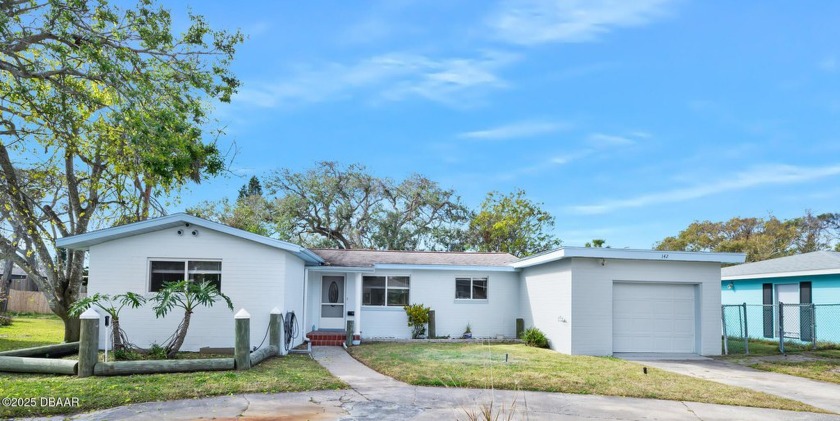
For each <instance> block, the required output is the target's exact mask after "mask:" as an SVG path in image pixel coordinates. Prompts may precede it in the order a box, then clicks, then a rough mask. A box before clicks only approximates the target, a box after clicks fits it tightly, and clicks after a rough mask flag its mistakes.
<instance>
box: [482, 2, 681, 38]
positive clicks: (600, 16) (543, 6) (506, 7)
mask: <svg viewBox="0 0 840 421" xmlns="http://www.w3.org/2000/svg"><path fill="white" fill-rule="evenodd" d="M668 3H671V1H670V0H630V1H628V0H512V1H507V2H503V3H502V5H501V6H500V8H499V10H497V11H496V12H495V13H494V14H493V15H492V16H491V17H490V19H489V22H488V23H489V25H490V27H491V28H492V30H494V31H495V32H496V36H497V37H498V38H500V39H502V40H504V41H507V42H510V43H513V44H522V45H535V44H543V43H549V42H587V41H593V40H595V39H596V38H597V37H598V36H599V35H601V34H605V33H607V32H610V31H611V30H612V29H614V28H622V27H633V26H641V25H645V24H647V23H649V22H651V21H653V20H655V19H657V18H659V17H661V16H663V15H664V14H665V12H666V8H667V7H666V6H667V5H668Z"/></svg>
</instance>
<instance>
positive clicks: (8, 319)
mask: <svg viewBox="0 0 840 421" xmlns="http://www.w3.org/2000/svg"><path fill="white" fill-rule="evenodd" d="M11 324H12V316H0V326H9V325H11Z"/></svg>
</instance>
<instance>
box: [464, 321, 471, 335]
mask: <svg viewBox="0 0 840 421" xmlns="http://www.w3.org/2000/svg"><path fill="white" fill-rule="evenodd" d="M464 333H472V326H470V324H469V323H467V328H466V329H464Z"/></svg>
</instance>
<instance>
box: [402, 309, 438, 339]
mask: <svg viewBox="0 0 840 421" xmlns="http://www.w3.org/2000/svg"><path fill="white" fill-rule="evenodd" d="M430 311H432V309H431V308H429V307H423V304H412V305H410V306H405V314H406V315H407V316H408V327H410V328H411V338H412V339H417V338H419V337H420V335H422V334H424V333H426V323H429V312H430Z"/></svg>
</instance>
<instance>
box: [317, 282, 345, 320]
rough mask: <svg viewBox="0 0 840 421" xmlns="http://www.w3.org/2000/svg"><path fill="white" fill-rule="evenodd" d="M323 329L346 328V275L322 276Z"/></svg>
mask: <svg viewBox="0 0 840 421" xmlns="http://www.w3.org/2000/svg"><path fill="white" fill-rule="evenodd" d="M321 329H344V277H343V276H323V277H322V278H321Z"/></svg>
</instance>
